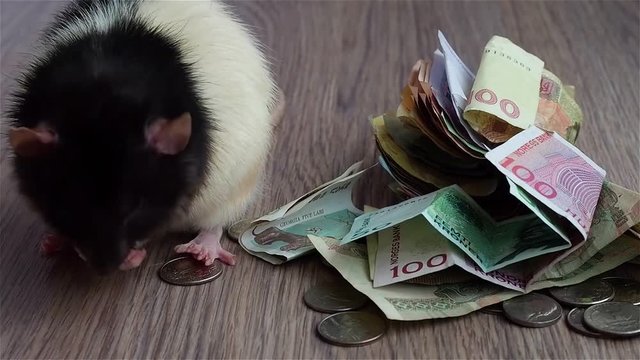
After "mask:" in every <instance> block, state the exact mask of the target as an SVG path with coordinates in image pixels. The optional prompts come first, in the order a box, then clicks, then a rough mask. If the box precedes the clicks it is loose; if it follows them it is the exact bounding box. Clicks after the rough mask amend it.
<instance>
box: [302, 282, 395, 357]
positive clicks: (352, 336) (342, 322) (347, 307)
mask: <svg viewBox="0 0 640 360" xmlns="http://www.w3.org/2000/svg"><path fill="white" fill-rule="evenodd" d="M368 302H369V299H368V298H367V297H366V296H364V295H363V294H362V293H360V292H359V291H357V290H355V289H354V288H353V287H351V285H350V284H348V283H345V282H343V281H340V282H333V283H321V284H318V285H316V286H314V287H312V288H310V289H309V290H307V291H306V293H305V294H304V303H305V304H306V305H307V306H308V307H309V308H311V309H313V310H316V311H319V312H323V313H331V314H332V315H329V316H327V317H325V318H324V319H322V321H320V323H318V326H317V331H318V334H319V335H320V337H321V338H322V339H323V340H325V341H327V342H328V343H330V344H333V345H341V346H360V345H365V344H369V343H371V342H373V341H375V340H377V339H379V338H381V337H382V336H383V335H384V333H385V332H386V330H387V322H386V320H385V319H383V318H382V317H380V316H379V315H376V314H373V313H370V312H367V311H355V310H358V309H361V308H363V307H364V306H365V305H367V303H368Z"/></svg>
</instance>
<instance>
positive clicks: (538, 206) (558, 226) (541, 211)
mask: <svg viewBox="0 0 640 360" xmlns="http://www.w3.org/2000/svg"><path fill="white" fill-rule="evenodd" d="M507 182H508V183H509V193H510V194H511V195H513V196H514V197H515V198H516V199H518V200H520V201H521V202H522V203H523V204H524V205H525V206H527V207H528V208H529V209H530V210H531V211H533V213H534V214H536V215H537V216H538V218H539V219H540V220H542V221H543V222H544V223H545V224H547V225H548V226H549V227H550V228H551V229H553V230H554V231H555V232H556V233H557V234H558V235H560V237H562V238H563V239H564V240H565V241H567V242H569V243H570V242H571V237H572V234H571V233H572V230H575V229H574V227H573V225H571V224H570V223H569V221H568V220H567V219H565V218H563V217H561V216H559V215H558V214H556V213H555V212H553V211H551V210H550V209H549V208H548V207H547V206H546V205H544V204H543V203H541V202H540V201H539V200H538V199H536V198H534V197H533V196H531V195H529V193H527V192H526V191H524V190H523V189H522V188H521V187H520V186H518V185H517V184H516V183H514V182H513V181H512V180H511V179H509V178H507Z"/></svg>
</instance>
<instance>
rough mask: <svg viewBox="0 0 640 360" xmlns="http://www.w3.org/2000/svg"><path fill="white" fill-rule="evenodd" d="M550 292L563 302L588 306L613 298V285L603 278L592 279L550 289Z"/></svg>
mask: <svg viewBox="0 0 640 360" xmlns="http://www.w3.org/2000/svg"><path fill="white" fill-rule="evenodd" d="M549 294H551V296H553V297H554V298H555V299H556V300H558V301H560V302H561V303H563V304H566V305H571V306H588V305H594V304H600V303H603V302H605V301H609V300H611V299H613V296H614V294H615V291H614V290H613V286H611V285H610V284H609V283H608V282H606V281H604V280H602V279H592V280H587V281H584V282H581V283H579V284H576V285H571V286H565V287H557V288H552V289H549Z"/></svg>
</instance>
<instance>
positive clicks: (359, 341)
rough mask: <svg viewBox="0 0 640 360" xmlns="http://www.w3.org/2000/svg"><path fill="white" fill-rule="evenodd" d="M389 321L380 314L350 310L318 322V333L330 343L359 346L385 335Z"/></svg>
mask: <svg viewBox="0 0 640 360" xmlns="http://www.w3.org/2000/svg"><path fill="white" fill-rule="evenodd" d="M386 331H387V322H386V321H385V320H384V319H383V318H381V317H380V316H378V315H375V314H372V313H368V312H364V311H348V312H342V313H337V314H333V315H329V316H327V317H326V318H324V319H323V320H322V321H321V322H320V323H319V324H318V333H319V334H320V336H321V337H322V338H323V339H324V340H326V341H327V342H328V343H331V344H334V345H343V346H359V345H365V344H368V343H371V342H373V341H375V340H377V339H379V338H381V337H382V335H384V333H385V332H386Z"/></svg>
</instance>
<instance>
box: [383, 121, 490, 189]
mask: <svg viewBox="0 0 640 360" xmlns="http://www.w3.org/2000/svg"><path fill="white" fill-rule="evenodd" d="M372 126H373V128H374V131H375V136H376V141H377V144H378V146H379V147H380V151H381V152H383V153H384V154H386V155H387V156H389V157H391V158H392V159H393V161H394V162H395V163H397V164H399V166H400V167H401V168H402V169H404V170H405V171H406V172H407V173H409V174H410V175H411V176H412V177H414V178H416V179H419V180H420V181H423V182H425V183H427V184H433V185H434V186H436V187H439V188H440V187H445V186H448V185H451V184H458V185H460V187H462V188H463V189H464V190H465V191H466V192H467V193H469V194H471V195H477V196H484V195H488V194H491V193H492V192H493V191H494V190H495V188H496V186H497V179H495V178H492V177H490V178H473V177H464V176H459V175H455V176H454V175H449V174H445V173H443V172H442V171H438V170H437V169H435V168H433V167H428V166H427V165H426V164H424V163H421V162H419V161H417V160H415V159H412V158H411V157H409V156H408V155H407V153H406V152H405V151H404V150H403V149H402V148H401V147H400V146H398V145H397V144H396V143H395V142H394V141H393V139H392V138H391V136H390V135H389V133H388V131H387V129H386V127H385V125H384V116H378V117H375V118H373V119H372Z"/></svg>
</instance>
